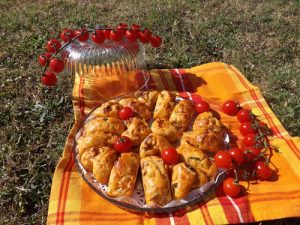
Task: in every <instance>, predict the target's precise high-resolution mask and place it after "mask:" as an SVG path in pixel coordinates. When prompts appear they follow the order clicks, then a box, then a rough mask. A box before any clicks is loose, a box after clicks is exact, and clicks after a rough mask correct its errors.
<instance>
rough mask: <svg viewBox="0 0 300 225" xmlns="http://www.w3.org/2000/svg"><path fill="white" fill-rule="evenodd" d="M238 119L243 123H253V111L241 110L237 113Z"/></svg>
mask: <svg viewBox="0 0 300 225" xmlns="http://www.w3.org/2000/svg"><path fill="white" fill-rule="evenodd" d="M237 119H238V121H240V122H241V123H245V122H251V121H252V116H251V111H250V110H248V109H241V110H240V111H239V112H238V113H237Z"/></svg>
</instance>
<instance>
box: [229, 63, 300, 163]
mask: <svg viewBox="0 0 300 225" xmlns="http://www.w3.org/2000/svg"><path fill="white" fill-rule="evenodd" d="M229 68H230V69H231V70H232V71H233V72H234V74H235V75H236V76H237V77H238V79H239V80H240V81H241V83H242V84H243V85H244V87H245V88H247V89H248V90H249V91H250V94H251V96H252V97H253V99H254V100H255V103H256V104H257V105H258V107H259V108H260V109H261V111H262V112H263V114H264V116H265V117H266V119H267V121H268V123H269V124H270V125H271V127H272V128H273V130H274V133H275V134H276V136H277V137H279V138H281V139H283V140H284V141H285V142H286V143H287V144H288V146H289V147H290V149H291V150H292V151H293V152H294V154H295V155H296V157H297V158H298V159H300V155H299V153H298V152H300V150H299V149H298V148H297V147H296V145H295V144H294V142H293V140H290V139H286V138H284V136H282V135H281V133H280V131H279V129H278V128H277V126H276V125H275V123H274V121H273V120H272V118H271V116H270V115H269V114H268V113H267V111H266V110H265V108H264V106H263V105H262V104H261V103H260V102H259V100H258V97H257V95H256V93H255V91H254V90H253V89H251V88H250V87H249V86H248V84H247V83H246V82H245V80H244V78H243V77H242V76H241V75H240V74H238V73H237V72H236V71H235V70H234V69H232V67H231V66H230V65H229Z"/></svg>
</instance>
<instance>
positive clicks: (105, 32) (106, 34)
mask: <svg viewBox="0 0 300 225" xmlns="http://www.w3.org/2000/svg"><path fill="white" fill-rule="evenodd" d="M105 27H107V26H105ZM107 28H109V27H107ZM102 31H103V33H104V36H105V39H107V40H108V39H110V32H111V31H112V30H111V29H107V30H102Z"/></svg>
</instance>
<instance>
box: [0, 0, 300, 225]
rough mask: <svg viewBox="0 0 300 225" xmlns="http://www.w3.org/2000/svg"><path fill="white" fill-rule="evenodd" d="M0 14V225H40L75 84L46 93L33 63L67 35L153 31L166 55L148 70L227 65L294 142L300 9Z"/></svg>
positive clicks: (158, 55)
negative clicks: (104, 28) (133, 28)
mask: <svg viewBox="0 0 300 225" xmlns="http://www.w3.org/2000/svg"><path fill="white" fill-rule="evenodd" d="M0 8H1V9H2V10H1V12H0V27H1V33H0V38H1V39H0V49H1V50H0V80H1V83H0V85H1V89H0V102H1V105H0V112H1V117H0V163H1V166H0V176H1V181H0V208H1V213H0V224H44V223H45V222H46V214H47V207H48V199H49V193H50V185H51V179H52V174H53V171H54V168H55V165H56V163H57V161H58V160H59V157H60V156H61V153H62V150H63V146H64V142H65V138H66V136H67V134H68V132H69V130H70V128H71V126H72V123H73V112H72V105H71V96H70V95H71V92H70V91H71V87H72V83H71V82H66V83H65V84H64V85H61V86H59V87H58V88H54V89H53V88H44V87H42V86H41V85H40V84H39V77H40V75H41V74H40V73H41V70H40V68H39V66H38V65H37V62H36V58H37V55H38V54H40V53H42V51H43V46H44V44H45V43H46V41H47V40H48V39H49V38H50V37H53V36H57V34H58V33H59V31H61V30H62V29H63V28H65V27H70V28H76V27H79V26H81V25H84V24H108V25H116V24H117V23H118V22H121V21H124V22H127V23H129V24H132V23H138V24H141V25H143V26H146V27H149V28H151V29H153V30H155V31H156V33H158V34H160V35H161V36H163V37H164V47H163V48H162V49H160V50H155V49H151V48H148V49H147V62H148V65H149V68H154V67H170V68H171V67H172V68H174V67H191V66H194V65H198V64H202V63H206V62H211V61H223V62H226V63H230V64H233V65H235V66H236V67H237V68H239V69H240V70H241V71H242V72H243V73H244V74H245V75H246V76H247V78H248V79H249V80H250V81H251V82H253V83H254V84H255V85H257V86H258V87H260V88H261V90H262V92H263V95H264V96H265V98H266V99H267V101H268V102H269V104H270V106H271V108H272V109H273V110H274V111H275V113H276V114H277V116H278V117H279V119H280V120H281V121H282V123H283V124H284V126H285V127H286V129H287V130H288V131H289V132H290V134H292V135H298V136H299V135H300V129H299V128H300V89H299V88H300V73H299V72H300V58H299V56H300V46H299V37H300V30H299V22H300V21H299V19H300V17H299V16H300V12H299V11H300V3H299V1H271V2H270V1H234V0H230V1H224V2H222V3H220V1H217V0H213V1H201V2H200V1H196V0H186V1H171V0H168V1H159V0H156V1H143V3H141V2H140V1H125V0H123V1H116V0H114V1H101V2H100V3H99V2H96V1H83V0H81V1H74V0H68V1H39V4H38V3H37V1H32V0H25V1H8V0H1V1H0ZM298 223H300V220H299V219H285V220H277V221H270V222H263V223H262V224H298Z"/></svg>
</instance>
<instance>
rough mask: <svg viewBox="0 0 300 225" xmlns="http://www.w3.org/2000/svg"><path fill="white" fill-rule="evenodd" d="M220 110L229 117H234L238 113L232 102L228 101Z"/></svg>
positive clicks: (235, 105)
mask: <svg viewBox="0 0 300 225" xmlns="http://www.w3.org/2000/svg"><path fill="white" fill-rule="evenodd" d="M222 110H223V112H224V113H226V114H228V115H229V116H235V115H236V114H237V113H238V111H239V108H238V106H237V104H236V103H235V102H234V101H232V100H229V101H226V102H224V104H223V106H222Z"/></svg>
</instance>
